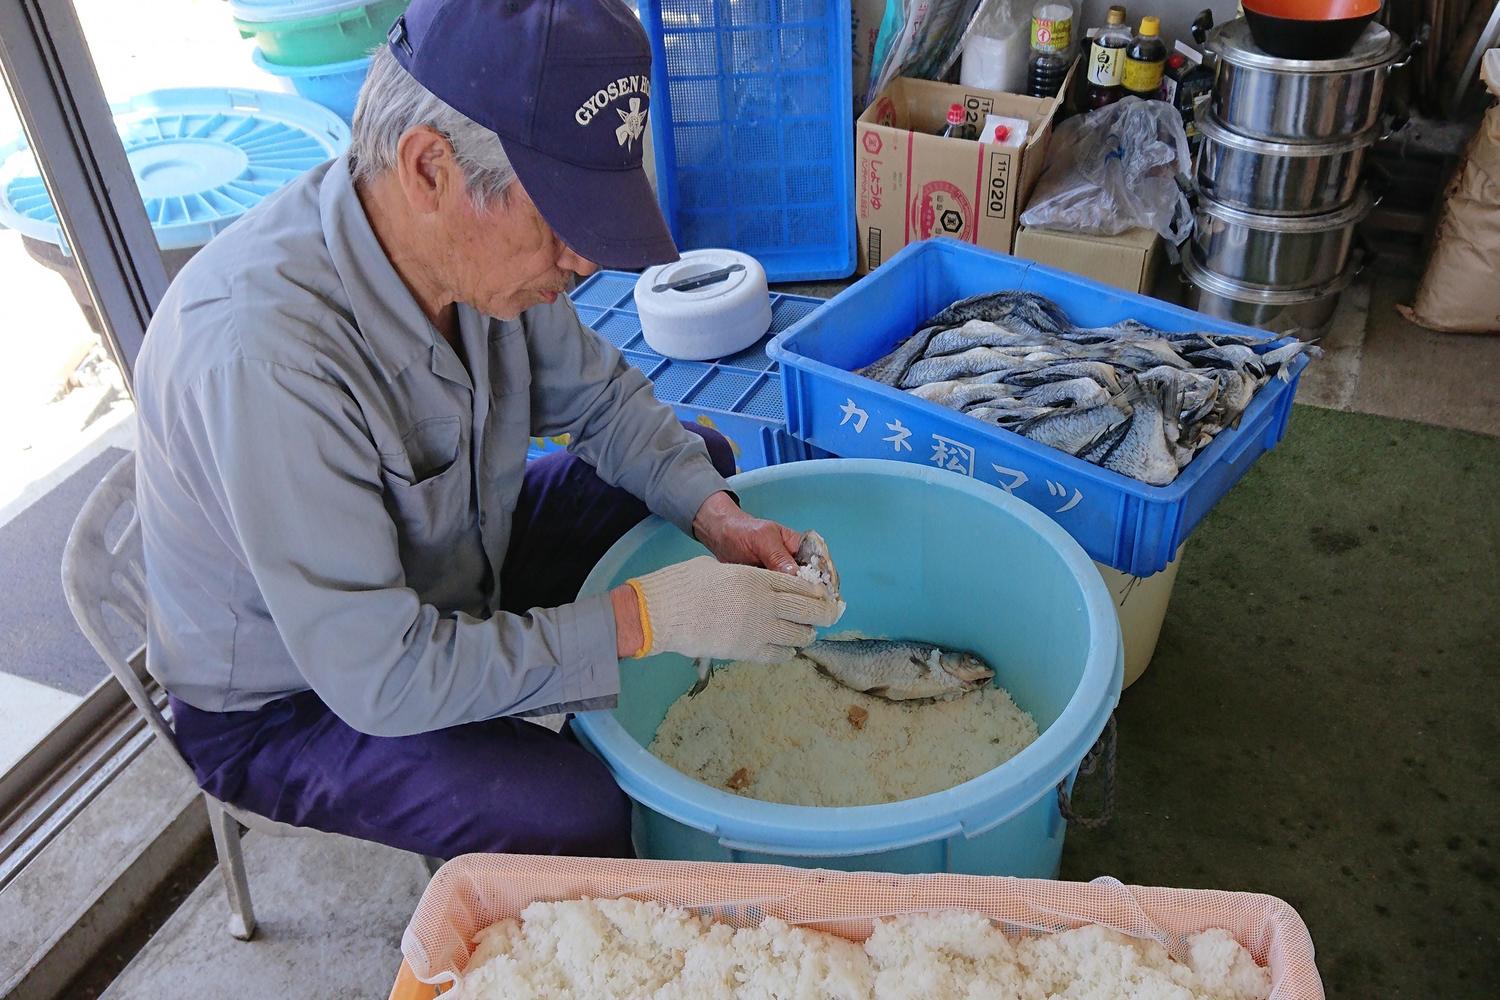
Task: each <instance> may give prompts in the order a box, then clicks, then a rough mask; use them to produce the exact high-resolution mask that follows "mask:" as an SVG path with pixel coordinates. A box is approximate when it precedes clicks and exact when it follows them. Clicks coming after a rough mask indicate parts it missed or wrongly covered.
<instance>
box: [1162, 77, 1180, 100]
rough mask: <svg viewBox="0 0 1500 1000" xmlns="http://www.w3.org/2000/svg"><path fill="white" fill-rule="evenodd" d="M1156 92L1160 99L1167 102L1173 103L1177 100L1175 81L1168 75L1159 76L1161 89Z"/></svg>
mask: <svg viewBox="0 0 1500 1000" xmlns="http://www.w3.org/2000/svg"><path fill="white" fill-rule="evenodd" d="M1158 93H1159V94H1160V96H1161V99H1162V100H1164V101H1166V102H1167V103H1168V104H1175V103H1176V102H1177V81H1176V80H1174V79H1172V78H1171V77H1170V76H1163V77H1162V78H1161V89H1160V90H1159V91H1158Z"/></svg>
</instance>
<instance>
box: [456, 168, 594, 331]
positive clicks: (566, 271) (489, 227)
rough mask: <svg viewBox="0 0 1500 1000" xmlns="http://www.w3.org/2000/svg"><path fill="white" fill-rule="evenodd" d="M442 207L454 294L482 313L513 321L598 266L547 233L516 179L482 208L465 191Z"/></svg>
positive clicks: (554, 298) (592, 271)
mask: <svg viewBox="0 0 1500 1000" xmlns="http://www.w3.org/2000/svg"><path fill="white" fill-rule="evenodd" d="M445 207H446V208H447V209H448V211H447V212H445V213H444V214H445V215H447V216H448V219H447V220H446V221H447V223H448V224H447V226H446V227H445V228H446V229H447V232H448V234H449V239H448V240H447V243H448V253H447V254H445V256H446V257H447V259H448V267H447V270H448V273H449V275H450V276H451V277H450V280H451V281H453V283H454V285H455V287H454V288H453V294H454V297H455V298H456V299H458V300H459V301H462V302H465V303H467V304H468V305H470V306H473V307H474V308H475V309H477V310H479V311H480V312H482V313H484V314H486V315H489V316H495V317H497V318H499V319H514V318H515V317H517V316H519V315H520V314H521V313H522V312H523V311H524V310H526V309H529V308H531V307H532V306H535V305H541V304H542V303H545V302H555V301H556V300H557V297H558V296H559V295H564V294H566V293H567V289H568V285H569V284H570V282H571V280H572V277H573V276H574V275H578V276H579V277H587V276H588V275H590V274H593V273H594V272H595V271H597V270H598V269H599V268H598V267H597V266H596V265H595V264H593V263H592V262H590V261H587V260H585V259H584V258H582V257H580V256H579V255H578V254H576V253H574V252H573V251H572V250H571V249H570V248H569V247H568V245H567V244H566V243H564V242H563V241H562V239H561V238H560V237H559V236H558V235H557V234H556V233H555V232H553V231H552V227H551V226H549V225H547V223H546V221H545V220H544V219H543V218H542V215H541V213H540V212H539V211H537V208H536V206H535V205H534V204H532V201H531V197H530V195H528V194H527V193H526V190H525V189H524V188H523V187H521V182H520V181H516V182H515V183H513V184H512V185H511V186H510V188H509V189H508V190H507V191H506V193H505V194H504V196H502V197H500V198H496V199H494V200H493V201H492V202H491V203H490V204H489V205H488V206H486V207H485V208H484V209H476V208H475V207H474V205H473V203H472V201H471V200H470V199H469V198H468V197H467V195H465V196H464V197H461V198H457V199H454V200H453V201H452V202H451V203H450V204H449V205H447V206H445Z"/></svg>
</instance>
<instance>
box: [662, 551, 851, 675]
mask: <svg viewBox="0 0 1500 1000" xmlns="http://www.w3.org/2000/svg"><path fill="white" fill-rule="evenodd" d="M794 558H795V559H796V561H797V575H798V576H799V577H801V578H802V579H804V580H806V581H807V582H808V583H821V584H822V585H823V587H824V589H825V590H826V591H827V593H828V596H829V597H830V598H831V599H832V600H834V601H835V602H837V603H838V607H839V614H840V616H842V615H843V613H844V600H843V598H842V597H841V596H840V595H839V571H838V568H837V567H836V566H834V564H833V556H832V555H830V554H829V552H828V542H827V541H826V540H824V538H823V536H822V535H820V534H818V533H817V532H816V531H809V532H806V533H804V534H803V536H802V544H800V545H799V546H797V554H796V555H795V556H794ZM693 666H694V667H695V668H697V671H698V682H697V683H696V684H694V685H693V686H692V687H691V688H689V689H688V697H692V696H693V695H696V694H698V693H700V692H701V691H702V690H703V689H704V688H706V687H708V682H709V679H710V678H711V677H712V676H713V660H712V659H710V658H708V657H700V658H698V659H696V660H694V661H693Z"/></svg>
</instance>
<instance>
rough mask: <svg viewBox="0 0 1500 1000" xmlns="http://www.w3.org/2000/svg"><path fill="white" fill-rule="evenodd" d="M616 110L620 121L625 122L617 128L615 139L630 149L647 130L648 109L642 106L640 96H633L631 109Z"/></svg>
mask: <svg viewBox="0 0 1500 1000" xmlns="http://www.w3.org/2000/svg"><path fill="white" fill-rule="evenodd" d="M615 111H616V112H617V113H618V114H619V116H620V121H621V122H623V123H624V124H622V125H621V126H620V127H619V128H617V129H615V139H616V141H618V142H619V144H620V145H622V146H625V147H626V148H627V149H628V148H629V147H630V146H631V145H632V144H634V142H635V141H636V140H637V139H639V138H640V137H641V133H642V132H644V131H645V130H646V110H645V109H644V108H642V107H641V99H640V98H639V97H632V98H631V99H630V110H629V111H621V110H620V109H619V108H616V109H615Z"/></svg>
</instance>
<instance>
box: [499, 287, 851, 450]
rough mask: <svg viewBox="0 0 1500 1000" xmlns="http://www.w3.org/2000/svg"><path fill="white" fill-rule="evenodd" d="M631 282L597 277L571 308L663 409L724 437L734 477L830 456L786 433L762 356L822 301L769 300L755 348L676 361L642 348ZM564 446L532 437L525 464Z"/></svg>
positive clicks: (770, 370) (770, 367)
mask: <svg viewBox="0 0 1500 1000" xmlns="http://www.w3.org/2000/svg"><path fill="white" fill-rule="evenodd" d="M635 282H636V276H635V275H633V274H626V273H624V272H620V271H600V272H599V273H598V274H596V275H594V276H593V277H591V278H589V279H588V280H587V281H585V282H583V283H582V284H580V285H579V286H578V287H577V288H576V289H574V290H573V293H572V299H573V307H574V308H575V309H577V310H578V318H579V319H581V320H583V322H584V323H585V324H586V325H587V326H589V327H591V328H593V329H594V330H595V331H597V332H598V333H599V334H600V336H602V337H604V339H606V340H608V341H609V342H610V343H612V344H614V345H615V346H616V347H618V348H620V349H621V350H622V352H623V353H624V355H625V360H627V361H629V362H630V363H631V364H632V365H634V366H635V367H636V368H639V369H640V370H641V371H643V372H645V373H646V376H647V377H648V378H650V379H651V384H652V386H653V387H654V389H655V392H656V398H657V399H659V400H661V401H662V402H663V403H670V404H671V406H672V409H674V410H676V411H677V415H678V417H680V418H681V419H683V420H687V421H691V422H694V423H699V424H702V425H703V426H705V427H712V428H713V429H714V430H717V431H718V432H719V433H721V434H723V435H724V436H725V437H726V438H728V439H729V444H730V446H731V447H733V448H734V457H735V462H736V463H737V464H738V465H739V471H741V472H747V471H749V470H750V469H759V468H762V467H764V466H768V465H781V464H782V463H784V462H798V461H801V460H803V459H808V458H827V457H829V456H828V453H827V452H825V451H822V450H821V449H819V448H814V447H812V446H811V445H808V444H805V443H803V442H801V441H799V440H797V439H796V438H794V437H792V436H791V435H790V434H788V433H787V429H786V416H785V410H784V408H783V407H782V402H781V380H780V379H781V376H780V375H779V373H778V372H777V370H776V362H774V361H772V360H771V359H770V358H769V357H768V356H767V355H766V345H767V344H768V343H770V341H771V338H772V337H774V336H775V335H776V334H778V333H780V332H781V331H782V330H785V329H787V328H788V327H790V326H791V325H792V324H793V323H795V322H797V321H798V320H799V319H801V318H802V317H804V316H806V315H808V314H809V313H811V312H812V311H813V310H814V309H816V308H817V307H818V306H820V305H822V303H823V300H822V299H814V298H807V297H805V296H801V295H778V294H773V295H772V296H771V329H770V330H769V331H768V332H767V333H766V335H765V337H763V338H761V340H760V341H759V342H758V343H756V344H754V345H752V346H750V347H747V348H746V349H745V350H743V351H740V352H739V353H738V354H734V355H731V356H729V357H727V358H720V359H719V360H717V361H675V360H673V359H671V358H664V357H662V356H661V355H660V354H657V353H656V352H655V351H653V350H651V348H649V347H647V346H646V342H645V339H644V338H643V337H642V336H641V321H640V318H639V316H638V315H637V314H636V311H635V299H634V296H633V294H632V292H633V290H634V288H635ZM566 447H567V438H566V437H557V438H532V439H531V448H530V450H529V451H528V452H527V460H528V461H531V460H534V459H537V458H540V457H542V456H543V455H546V454H549V453H551V452H554V451H561V450H563V449H564V448H566Z"/></svg>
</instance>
